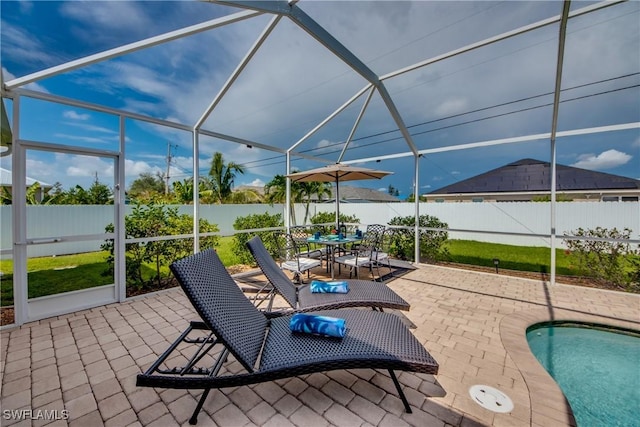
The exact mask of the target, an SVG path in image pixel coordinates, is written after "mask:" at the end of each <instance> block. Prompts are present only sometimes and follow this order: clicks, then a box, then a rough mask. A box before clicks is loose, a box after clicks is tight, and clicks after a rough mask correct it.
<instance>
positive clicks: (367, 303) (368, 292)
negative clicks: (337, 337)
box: [246, 236, 410, 313]
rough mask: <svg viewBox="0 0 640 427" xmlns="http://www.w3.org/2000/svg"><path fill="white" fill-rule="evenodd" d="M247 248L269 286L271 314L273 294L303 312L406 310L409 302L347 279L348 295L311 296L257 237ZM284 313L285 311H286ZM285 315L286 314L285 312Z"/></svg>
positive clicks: (373, 285)
mask: <svg viewBox="0 0 640 427" xmlns="http://www.w3.org/2000/svg"><path fill="white" fill-rule="evenodd" d="M246 245H247V248H248V249H249V252H251V255H252V256H253V258H254V259H255V260H256V263H257V264H258V267H260V270H262V273H263V274H264V275H265V277H266V278H267V280H268V281H269V283H270V285H271V286H272V290H271V294H270V297H271V301H270V302H269V305H268V310H269V311H271V307H272V301H273V298H275V296H276V294H280V295H281V296H282V297H283V298H284V299H285V301H286V302H287V303H288V304H289V305H290V306H291V308H292V309H293V311H296V312H306V311H314V310H328V309H338V308H346V307H372V308H374V309H378V310H380V311H382V310H383V309H385V308H388V309H396V310H406V311H408V310H409V307H410V305H409V303H408V302H406V301H405V300H404V299H403V298H402V297H400V296H399V295H398V294H396V293H395V292H394V291H392V290H391V289H390V288H389V287H388V286H387V285H386V284H384V283H380V282H372V281H370V280H347V284H348V286H349V292H348V293H346V294H339V293H312V292H311V287H310V286H309V285H304V286H297V287H296V286H295V285H294V283H293V282H292V281H291V280H290V279H289V278H288V277H287V275H286V274H284V272H283V271H282V270H281V269H280V268H278V264H277V263H276V262H275V261H274V259H273V258H272V257H271V254H269V251H268V250H267V248H266V247H265V246H264V243H263V242H262V240H261V239H260V237H259V236H256V237H254V238H252V239H251V240H249V241H248V242H247V243H246ZM290 311H291V310H288V311H287V312H290ZM285 313H286V312H285Z"/></svg>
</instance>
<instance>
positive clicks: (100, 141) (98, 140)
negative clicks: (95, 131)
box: [54, 133, 107, 144]
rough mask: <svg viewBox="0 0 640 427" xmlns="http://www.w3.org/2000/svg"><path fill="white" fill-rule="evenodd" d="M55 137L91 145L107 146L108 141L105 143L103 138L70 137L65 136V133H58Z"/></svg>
mask: <svg viewBox="0 0 640 427" xmlns="http://www.w3.org/2000/svg"><path fill="white" fill-rule="evenodd" d="M54 136H56V137H58V138H64V139H70V140H74V141H82V142H86V143H89V144H105V143H107V141H105V140H104V139H102V138H95V137H91V136H77V135H68V134H65V133H56V134H55V135H54Z"/></svg>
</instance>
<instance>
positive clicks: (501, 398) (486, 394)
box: [469, 385, 513, 413]
mask: <svg viewBox="0 0 640 427" xmlns="http://www.w3.org/2000/svg"><path fill="white" fill-rule="evenodd" d="M469 395H470V396H471V398H472V399H473V400H474V401H475V402H476V403H477V404H478V405H480V406H482V407H483V408H485V409H488V410H490V411H493V412H501V413H506V412H511V411H512V410H513V402H512V401H511V399H510V398H509V396H507V395H506V394H504V393H503V392H501V391H500V390H498V389H495V388H493V387H489V386H488V385H474V386H472V387H471V388H470V389H469Z"/></svg>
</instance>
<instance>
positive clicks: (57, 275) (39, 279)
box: [0, 236, 579, 306]
mask: <svg viewBox="0 0 640 427" xmlns="http://www.w3.org/2000/svg"><path fill="white" fill-rule="evenodd" d="M232 243H233V237H232V236H229V237H221V238H220V239H219V245H218V247H217V248H216V250H217V252H218V254H219V255H220V258H221V259H222V262H223V263H224V265H225V266H227V267H229V266H231V265H236V264H240V261H239V258H238V257H237V256H236V255H235V254H234V253H233V251H232ZM446 248H447V250H448V251H449V254H450V258H449V261H451V262H456V263H461V264H470V265H480V266H486V267H494V264H493V259H494V258H497V259H499V260H500V265H499V268H503V269H509V270H521V271H532V272H549V271H550V259H549V257H550V252H549V251H550V250H549V248H544V247H528V246H513V245H503V244H497V243H486V242H477V241H471V240H449V241H447V243H446ZM106 257H107V252H91V253H85V254H77V255H64V256H55V257H42V258H31V259H29V261H28V263H27V274H28V280H29V291H28V292H29V298H35V297H39V296H44V295H51V294H55V293H59V292H68V291H73V290H78V289H86V288H91V287H94V286H100V285H106V284H110V283H113V277H112V276H111V275H108V274H107V275H105V272H106V270H107V263H106ZM571 262H572V260H571V257H570V256H569V255H567V254H566V253H565V252H564V251H563V250H561V249H558V250H557V252H556V263H557V270H556V271H557V273H558V274H563V275H578V274H579V272H578V271H577V269H576V268H575V267H573V266H572V265H571ZM165 269H166V268H164V267H163V271H165ZM144 270H145V271H146V273H145V276H146V275H147V274H148V275H149V277H152V275H153V274H155V266H152V265H145V266H144ZM0 271H2V272H3V273H4V274H3V275H2V276H1V281H0V301H1V304H2V306H6V305H12V304H13V275H12V274H11V273H10V272H12V271H13V261H12V260H0Z"/></svg>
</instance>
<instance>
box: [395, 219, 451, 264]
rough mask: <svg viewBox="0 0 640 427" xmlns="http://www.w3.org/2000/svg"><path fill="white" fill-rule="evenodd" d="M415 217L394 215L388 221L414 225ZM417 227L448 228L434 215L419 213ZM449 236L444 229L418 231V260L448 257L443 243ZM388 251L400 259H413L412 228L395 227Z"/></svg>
mask: <svg viewBox="0 0 640 427" xmlns="http://www.w3.org/2000/svg"><path fill="white" fill-rule="evenodd" d="M415 223H416V221H415V217H413V216H405V217H395V218H393V219H391V221H389V225H401V226H405V227H413V226H415ZM418 225H419V227H421V228H422V227H424V228H448V227H449V226H448V225H447V224H446V223H444V222H441V221H440V220H439V219H438V218H436V217H435V216H430V215H420V217H419V219H418ZM448 238H449V234H448V233H447V232H446V231H438V230H425V231H421V232H420V260H423V259H425V260H427V261H430V262H434V261H439V260H443V259H446V258H447V257H448V251H447V249H446V248H445V247H444V243H445V242H446V241H447V239H448ZM389 252H390V253H391V255H393V256H396V257H397V258H400V259H413V258H414V253H415V234H414V229H396V230H395V232H394V233H393V236H392V238H391V242H390V247H389Z"/></svg>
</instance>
